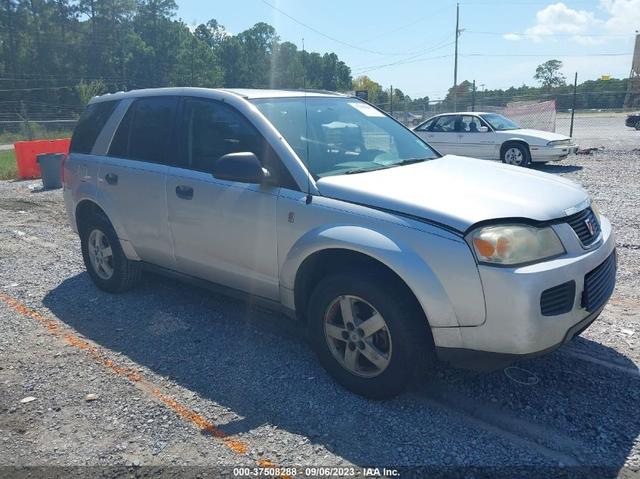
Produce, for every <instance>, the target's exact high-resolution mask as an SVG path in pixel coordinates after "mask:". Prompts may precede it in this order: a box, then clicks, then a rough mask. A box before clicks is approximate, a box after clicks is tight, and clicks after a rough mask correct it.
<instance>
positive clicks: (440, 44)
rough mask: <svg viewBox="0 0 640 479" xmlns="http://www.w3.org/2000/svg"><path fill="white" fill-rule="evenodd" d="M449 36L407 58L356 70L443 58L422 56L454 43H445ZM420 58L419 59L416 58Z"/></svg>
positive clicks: (362, 70) (368, 69)
mask: <svg viewBox="0 0 640 479" xmlns="http://www.w3.org/2000/svg"><path fill="white" fill-rule="evenodd" d="M448 38H449V36H447V37H446V38H445V39H442V40H440V41H439V42H437V43H435V44H434V45H432V46H431V47H428V48H427V49H425V50H422V51H421V52H420V53H416V54H413V55H410V56H408V57H407V58H403V59H401V60H397V61H394V62H391V63H383V64H378V65H369V66H366V67H355V68H353V70H354V71H357V72H362V73H364V72H370V71H374V70H379V69H380V68H385V67H389V66H394V65H405V64H408V63H416V62H418V61H422V60H429V59H433V58H441V57H431V58H420V57H422V56H424V55H426V54H428V53H433V52H435V51H438V50H440V49H442V48H446V47H448V46H450V45H453V43H454V42H453V41H448V42H446V43H445V41H446V40H448ZM446 56H450V55H446ZM416 59H418V60H416Z"/></svg>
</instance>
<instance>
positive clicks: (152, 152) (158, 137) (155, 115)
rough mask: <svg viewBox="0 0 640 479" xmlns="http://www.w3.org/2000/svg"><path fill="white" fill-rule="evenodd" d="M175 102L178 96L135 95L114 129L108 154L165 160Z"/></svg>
mask: <svg viewBox="0 0 640 479" xmlns="http://www.w3.org/2000/svg"><path fill="white" fill-rule="evenodd" d="M177 105H178V99H177V98H176V97H170V96H160V97H152V98H140V99H137V100H136V101H135V102H133V104H132V105H131V106H130V107H129V109H128V111H127V113H126V114H125V116H124V118H123V119H122V121H121V122H120V125H119V126H118V129H117V130H116V134H115V135H114V137H113V140H112V141H111V146H110V148H109V156H115V157H119V158H128V159H131V160H138V161H146V162H149V163H166V161H167V158H166V157H165V156H166V151H167V145H168V141H169V138H170V136H171V131H172V125H173V118H174V115H175V110H176V107H177Z"/></svg>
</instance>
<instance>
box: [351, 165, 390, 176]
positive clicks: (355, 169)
mask: <svg viewBox="0 0 640 479" xmlns="http://www.w3.org/2000/svg"><path fill="white" fill-rule="evenodd" d="M391 166H394V165H384V166H379V167H377V168H353V169H352V170H347V171H345V172H344V173H342V174H343V175H355V174H357V173H366V172H367V171H377V170H384V169H385V168H390V167H391Z"/></svg>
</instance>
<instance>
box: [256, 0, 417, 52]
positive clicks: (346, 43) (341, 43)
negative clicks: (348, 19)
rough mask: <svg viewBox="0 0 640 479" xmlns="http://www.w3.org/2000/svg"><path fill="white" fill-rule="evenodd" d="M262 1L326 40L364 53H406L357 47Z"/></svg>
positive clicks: (265, 0) (264, 0) (263, 0)
mask: <svg viewBox="0 0 640 479" xmlns="http://www.w3.org/2000/svg"><path fill="white" fill-rule="evenodd" d="M262 3H264V4H265V5H268V6H269V7H271V8H272V9H274V10H275V11H276V12H278V13H281V14H282V15H284V16H285V17H287V18H288V19H290V20H292V21H293V22H295V23H297V24H298V25H300V26H302V27H304V28H306V29H308V30H311V31H312V32H314V33H317V34H318V35H320V36H321V37H324V38H326V39H328V40H331V41H332V42H336V43H339V44H340V45H344V46H345V47H349V48H353V49H354V50H360V51H361V52H365V53H373V54H374V55H383V56H403V55H406V54H407V52H402V53H388V52H379V51H376V50H370V49H368V48H363V47H359V46H358V45H355V44H353V43H349V42H345V41H343V40H340V39H339V38H336V37H333V36H331V35H328V34H326V33H324V32H321V31H320V30H318V29H317V28H314V27H312V26H311V25H308V24H306V23H304V22H302V21H300V20H298V19H297V18H295V17H292V16H291V15H289V14H288V13H287V12H285V11H284V10H282V9H280V8H278V7H276V6H275V5H273V4H271V3H269V2H267V0H262Z"/></svg>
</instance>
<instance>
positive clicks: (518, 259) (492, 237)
mask: <svg viewBox="0 0 640 479" xmlns="http://www.w3.org/2000/svg"><path fill="white" fill-rule="evenodd" d="M468 240H469V243H470V244H471V245H472V247H473V249H474V251H475V253H476V257H477V259H478V262H480V263H490V264H496V265H517V264H523V263H532V262H536V261H542V260H543V259H547V258H551V257H553V256H558V255H561V254H563V253H565V249H564V247H563V246H562V243H561V242H560V239H559V238H558V235H556V233H555V231H553V229H552V228H551V227H544V228H536V227H533V226H527V225H505V226H484V227H481V228H478V229H476V230H474V231H472V232H471V233H470V234H469V236H468Z"/></svg>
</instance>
